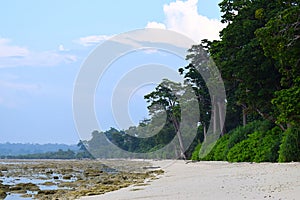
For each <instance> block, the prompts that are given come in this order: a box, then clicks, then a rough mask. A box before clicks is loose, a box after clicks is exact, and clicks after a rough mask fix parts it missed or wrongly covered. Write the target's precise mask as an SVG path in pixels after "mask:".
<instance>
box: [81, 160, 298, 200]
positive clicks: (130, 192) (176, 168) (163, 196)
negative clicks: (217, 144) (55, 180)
mask: <svg viewBox="0 0 300 200" xmlns="http://www.w3.org/2000/svg"><path fill="white" fill-rule="evenodd" d="M152 163H153V166H160V167H161V168H162V169H163V170H164V171H165V173H164V174H163V175H161V177H160V178H159V179H157V180H151V181H149V182H147V181H146V184H142V185H135V186H134V185H133V186H129V187H127V188H122V189H120V190H117V191H113V192H108V193H105V194H103V195H97V196H89V197H82V198H81V199H83V200H96V199H99V200H132V199H142V200H150V199H158V200H185V199H189V200H199V199H228V200H229V199H237V200H240V199H277V200H279V199H282V200H284V199H289V200H292V199H299V197H300V163H285V164H279V163H259V164H258V163H253V164H251V163H227V162H196V163H192V162H191V163H188V164H186V162H185V161H152Z"/></svg>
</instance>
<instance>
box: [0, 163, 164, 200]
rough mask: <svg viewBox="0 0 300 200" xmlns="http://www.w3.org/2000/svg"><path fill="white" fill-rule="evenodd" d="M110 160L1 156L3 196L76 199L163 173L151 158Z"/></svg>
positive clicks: (116, 188) (3, 197)
mask: <svg viewBox="0 0 300 200" xmlns="http://www.w3.org/2000/svg"><path fill="white" fill-rule="evenodd" d="M109 162H110V163H109V165H105V164H103V162H101V161H97V160H96V161H95V160H0V199H5V198H6V197H7V196H14V195H17V196H18V197H19V198H24V199H25V198H31V199H41V200H43V199H76V198H79V197H82V196H91V195H99V194H104V193H106V192H110V191H114V190H118V189H120V188H124V187H128V186H130V185H133V184H135V185H138V184H144V181H145V180H147V179H155V177H156V175H157V174H160V173H163V172H162V171H159V170H156V171H155V172H154V171H151V170H149V169H150V168H151V164H150V163H148V162H143V161H126V160H114V161H109ZM114 165H115V166H116V167H114ZM120 168H123V169H124V170H120Z"/></svg>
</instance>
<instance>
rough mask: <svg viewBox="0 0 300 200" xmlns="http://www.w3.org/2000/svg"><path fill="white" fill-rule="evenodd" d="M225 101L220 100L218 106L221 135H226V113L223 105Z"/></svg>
mask: <svg viewBox="0 0 300 200" xmlns="http://www.w3.org/2000/svg"><path fill="white" fill-rule="evenodd" d="M223 106H224V103H221V102H218V108H219V123H220V129H221V135H222V136H223V135H224V127H223V125H224V121H223V120H224V113H223V110H224V109H223V108H224V107H223Z"/></svg>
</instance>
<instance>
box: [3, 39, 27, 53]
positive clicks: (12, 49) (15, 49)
mask: <svg viewBox="0 0 300 200" xmlns="http://www.w3.org/2000/svg"><path fill="white" fill-rule="evenodd" d="M9 43H10V40H9V39H7V38H0V58H1V57H14V56H26V55H28V54H29V51H28V49H26V48H24V47H19V46H14V45H11V44H9Z"/></svg>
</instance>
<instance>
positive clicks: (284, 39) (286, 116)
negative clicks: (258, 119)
mask: <svg viewBox="0 0 300 200" xmlns="http://www.w3.org/2000/svg"><path fill="white" fill-rule="evenodd" d="M285 8H286V9H285V10H283V11H281V12H278V13H277V14H276V16H275V17H273V18H271V19H270V20H269V21H268V23H267V24H266V25H265V26H264V27H262V28H260V29H259V30H257V31H256V35H257V36H258V38H259V41H260V44H261V45H262V47H263V49H264V52H265V55H266V56H268V57H269V58H272V59H274V61H275V66H276V68H277V69H278V71H279V72H280V74H281V75H282V76H281V80H280V81H281V82H280V83H281V87H282V89H281V90H280V91H277V92H276V93H275V98H274V99H273V100H272V103H273V104H274V105H275V106H276V108H277V113H276V114H277V121H276V122H277V123H278V124H280V125H281V127H283V129H285V128H286V127H288V126H291V125H297V124H300V103H299V99H300V57H299V55H300V5H299V0H298V1H285Z"/></svg>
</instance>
